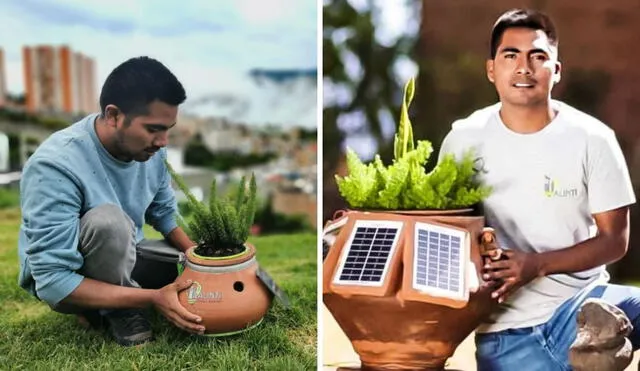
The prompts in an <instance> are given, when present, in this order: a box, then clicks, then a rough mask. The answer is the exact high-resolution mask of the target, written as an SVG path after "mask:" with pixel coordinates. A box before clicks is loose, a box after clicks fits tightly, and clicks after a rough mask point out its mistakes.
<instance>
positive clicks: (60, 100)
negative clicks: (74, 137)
mask: <svg viewBox="0 0 640 371" xmlns="http://www.w3.org/2000/svg"><path fill="white" fill-rule="evenodd" d="M22 61H23V68H24V86H25V95H26V109H27V111H29V112H51V113H58V112H64V113H70V114H75V113H88V112H94V111H96V108H97V104H98V103H97V99H96V94H95V90H96V89H95V87H96V68H95V62H94V60H93V59H91V58H89V57H87V56H85V55H82V54H81V53H76V52H73V51H72V50H71V49H70V48H69V47H67V46H60V47H55V46H50V45H39V46H34V47H30V46H25V47H23V49H22Z"/></svg>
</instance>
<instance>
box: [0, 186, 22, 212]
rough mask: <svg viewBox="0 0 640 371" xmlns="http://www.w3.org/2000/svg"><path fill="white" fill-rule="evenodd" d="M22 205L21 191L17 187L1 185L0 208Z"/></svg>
mask: <svg viewBox="0 0 640 371" xmlns="http://www.w3.org/2000/svg"><path fill="white" fill-rule="evenodd" d="M18 206H20V192H19V191H18V189H17V188H5V187H0V209H8V208H11V207H18Z"/></svg>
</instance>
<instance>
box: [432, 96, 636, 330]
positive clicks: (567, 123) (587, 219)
mask: <svg viewBox="0 0 640 371" xmlns="http://www.w3.org/2000/svg"><path fill="white" fill-rule="evenodd" d="M552 107H553V108H554V109H555V110H556V111H557V115H556V117H555V118H554V119H553V120H552V121H551V122H550V123H549V124H548V125H547V126H546V127H545V128H544V129H542V130H540V131H538V132H536V133H532V134H518V133H516V132H513V131H511V130H510V129H508V128H507V127H506V126H505V125H504V123H503V122H502V120H501V118H500V115H499V110H500V103H498V104H495V105H493V106H489V107H487V108H484V109H481V110H478V111H476V112H474V113H473V114H471V115H470V116H469V117H467V118H465V119H462V120H458V121H456V122H455V123H454V124H453V126H452V129H451V131H450V132H449V134H447V136H446V138H445V140H444V141H443V143H442V148H441V150H440V159H441V158H442V156H443V155H444V154H445V153H453V154H455V156H456V158H457V159H460V157H461V155H462V154H463V153H465V152H466V151H467V150H469V149H471V148H473V149H474V150H475V154H476V157H477V159H476V170H478V175H479V180H480V181H481V182H483V183H484V184H486V185H489V186H491V187H493V193H492V194H491V195H490V196H489V197H488V198H487V199H486V200H485V201H484V202H483V208H484V215H485V218H486V223H487V225H488V226H490V227H493V228H495V230H496V235H497V238H498V242H499V244H500V246H501V247H502V248H509V249H518V250H521V251H525V252H545V251H550V250H558V249H564V248H567V247H570V246H573V245H575V244H577V243H580V242H582V241H584V240H587V239H589V238H591V237H593V236H595V234H596V231H597V227H596V225H595V221H594V219H593V217H592V214H596V213H600V212H603V211H607V210H612V209H616V208H619V207H622V206H626V205H630V204H633V203H635V195H634V193H633V187H632V185H631V180H630V177H629V172H628V170H627V165H626V162H625V159H624V157H623V154H622V151H621V149H620V146H619V145H618V142H617V140H616V137H615V134H614V132H613V130H611V129H610V128H609V127H607V126H606V125H605V124H603V123H602V122H600V121H598V120H597V119H595V118H593V117H591V116H589V115H587V114H585V113H583V112H580V111H578V110H577V109H575V108H573V107H571V106H569V105H567V104H564V103H562V102H559V101H555V100H554V101H552ZM608 278H609V275H608V273H607V272H606V270H605V266H600V267H597V268H594V269H590V270H587V271H583V272H577V273H570V274H554V275H548V276H546V277H542V278H539V279H536V280H534V281H532V282H530V283H529V284H527V285H525V286H523V287H521V288H520V289H519V290H517V291H516V292H514V293H513V294H512V295H511V296H510V297H509V298H507V300H506V301H505V303H503V304H502V305H501V307H500V310H499V311H498V312H497V313H496V314H494V315H493V316H492V317H491V318H490V320H489V321H488V323H485V324H483V325H481V326H480V327H479V328H478V330H477V331H478V332H496V331H501V330H504V329H508V328H522V327H529V326H535V325H538V324H541V323H544V322H546V321H547V320H549V319H550V318H551V316H552V315H553V312H554V311H555V310H556V308H558V307H559V306H560V304H562V303H563V302H564V301H565V300H567V299H568V298H569V297H571V296H573V295H574V294H576V293H577V292H578V291H579V290H580V289H582V288H584V287H586V286H587V285H589V284H592V283H594V282H595V281H601V280H604V281H606V280H608Z"/></svg>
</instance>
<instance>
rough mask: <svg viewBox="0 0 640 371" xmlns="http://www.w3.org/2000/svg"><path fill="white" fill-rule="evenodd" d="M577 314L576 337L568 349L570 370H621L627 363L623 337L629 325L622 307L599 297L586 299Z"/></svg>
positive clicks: (627, 344)
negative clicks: (571, 368)
mask: <svg viewBox="0 0 640 371" xmlns="http://www.w3.org/2000/svg"><path fill="white" fill-rule="evenodd" d="M577 317H578V318H577V320H578V332H577V334H576V340H575V341H574V342H573V344H572V345H571V347H570V348H569V363H570V364H571V367H573V370H574V371H619V370H620V371H622V370H624V369H625V367H627V366H628V365H629V363H631V359H632V358H633V349H632V347H631V341H629V339H627V336H628V335H629V334H630V333H631V330H632V329H633V326H632V325H631V322H630V321H629V319H628V318H627V316H626V315H625V314H624V312H623V311H622V310H620V309H619V308H618V307H616V306H614V305H611V304H609V303H607V302H605V301H603V300H601V299H587V300H586V301H585V302H584V303H583V304H582V306H581V307H580V310H579V312H578V316H577Z"/></svg>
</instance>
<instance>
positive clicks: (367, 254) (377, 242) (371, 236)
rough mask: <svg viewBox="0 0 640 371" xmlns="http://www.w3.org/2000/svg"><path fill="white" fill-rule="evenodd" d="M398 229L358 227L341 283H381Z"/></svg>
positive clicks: (342, 272)
mask: <svg viewBox="0 0 640 371" xmlns="http://www.w3.org/2000/svg"><path fill="white" fill-rule="evenodd" d="M397 233H398V228H369V227H358V228H357V229H356V233H355V237H354V239H353V242H352V243H351V246H349V252H348V253H347V260H346V262H345V264H344V267H343V268H342V271H341V272H340V281H352V282H381V281H382V279H383V277H382V273H383V272H384V266H385V264H386V263H387V260H388V259H389V254H390V252H391V247H392V246H393V240H394V239H395V237H396V234H397Z"/></svg>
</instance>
